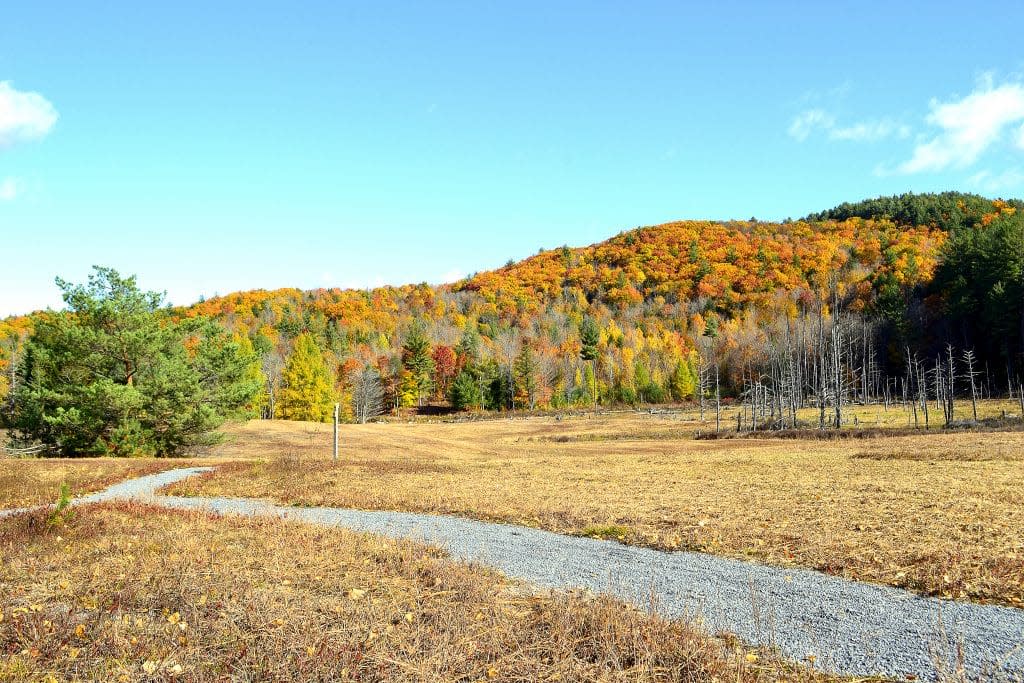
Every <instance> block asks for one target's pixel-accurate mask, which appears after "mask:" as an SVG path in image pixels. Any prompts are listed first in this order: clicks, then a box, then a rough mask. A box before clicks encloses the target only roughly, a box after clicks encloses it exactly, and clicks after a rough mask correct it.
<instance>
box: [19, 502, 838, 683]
mask: <svg viewBox="0 0 1024 683" xmlns="http://www.w3.org/2000/svg"><path fill="white" fill-rule="evenodd" d="M32 521H34V522H35V523H31V522H32ZM0 552H2V553H3V557H4V561H3V564H2V565H0V681H19V682H21V681H40V682H42V681H86V680H88V681H173V680H187V681H225V680H233V681H253V680H274V681H303V682H308V681H339V680H353V681H355V680H358V681H419V682H422V681H467V682H468V681H708V682H710V681H735V682H737V683H743V682H752V681H774V680H789V681H819V680H827V678H826V677H825V676H821V675H818V674H816V673H814V672H813V671H812V670H811V669H810V668H805V667H800V668H793V667H791V666H786V665H784V664H780V663H778V662H774V661H771V660H770V658H769V657H767V656H765V655H764V654H763V653H754V652H751V651H747V650H744V649H742V648H741V647H740V646H739V645H738V644H736V643H735V642H732V641H730V640H728V639H722V638H712V637H709V636H707V635H704V634H702V633H700V632H698V631H697V630H695V629H694V628H692V627H690V626H687V625H686V624H684V623H681V622H678V621H666V620H663V619H660V618H658V617H655V616H650V615H648V614H644V613H641V612H638V611H636V610H634V609H632V608H629V607H627V606H625V605H623V604H621V603H616V602H614V601H612V600H610V599H607V598H600V597H596V598H595V597H592V596H586V595H579V594H572V593H569V594H566V593H549V592H542V593H539V592H533V591H531V590H528V589H527V588H526V587H525V586H522V585H519V584H515V583H512V582H510V581H508V580H507V579H505V578H503V577H501V576H500V575H498V574H495V573H493V572H490V571H487V570H484V569H482V568H479V567H474V566H471V565H466V564H463V563H456V562H453V561H450V560H448V559H446V558H445V557H444V556H443V555H442V554H441V553H440V552H439V551H436V550H432V549H430V548H427V547H424V546H421V545H416V544H412V543H408V542H396V541H390V540H384V539H382V538H380V537H375V536H370V535H363V534H355V533H352V532H347V531H344V530H339V529H332V530H324V529H317V528H315V527H312V526H306V525H301V524H296V523H287V522H282V521H279V520H273V521H271V520H265V519H263V520H242V519H237V518H229V519H226V518H217V517H211V516H206V515H201V514H196V513H184V512H172V511H167V510H162V509H156V508H146V507H142V506H139V505H134V504H118V505H112V504H107V505H93V506H88V507H85V508H82V509H78V510H76V511H75V514H74V516H73V517H72V519H70V520H69V521H67V522H66V523H65V524H62V525H60V526H56V527H54V526H48V525H47V524H46V523H45V518H44V516H43V515H42V513H37V514H35V515H34V516H31V515H23V516H20V517H16V518H11V519H6V520H0Z"/></svg>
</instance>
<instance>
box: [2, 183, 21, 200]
mask: <svg viewBox="0 0 1024 683" xmlns="http://www.w3.org/2000/svg"><path fill="white" fill-rule="evenodd" d="M20 192H21V183H19V182H18V179H17V178H4V179H3V180H0V202H10V201H14V199H15V198H16V197H17V196H18V194H19V193H20Z"/></svg>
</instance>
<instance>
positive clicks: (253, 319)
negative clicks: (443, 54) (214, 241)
mask: <svg viewBox="0 0 1024 683" xmlns="http://www.w3.org/2000/svg"><path fill="white" fill-rule="evenodd" d="M1021 207H1022V204H1021V202H1019V201H1009V202H1004V201H999V200H989V199H985V198H982V197H978V196H975V195H964V194H956V193H944V194H938V195H901V196H899V197H882V198H878V199H873V200H868V201H864V202H859V203H856V204H843V205H840V206H838V207H836V208H834V209H830V210H828V211H824V212H822V213H820V214H815V215H812V216H809V217H807V218H806V219H803V220H797V221H785V222H782V223H768V222H758V221H733V222H711V221H682V222H675V223H668V224H664V225H658V226H652V227H645V228H637V229H634V230H629V231H626V232H623V233H621V234H619V235H617V236H615V237H613V238H611V239H609V240H606V241H604V242H601V243H599V244H595V245H592V246H586V247H577V248H571V247H559V248H555V249H550V250H542V251H541V252H540V253H538V254H536V255H535V256H532V257H530V258H527V259H525V260H522V261H520V262H518V263H510V264H509V265H507V266H506V267H504V268H500V269H497V270H493V271H488V272H482V273H478V274H476V275H473V276H471V277H469V278H467V279H465V280H462V281H460V282H457V283H454V284H451V285H442V286H429V285H426V284H419V285H414V284H411V285H405V286H400V287H382V288H378V289H373V290H365V291H364V290H339V289H319V290H312V291H300V290H296V289H284V290H275V291H265V290H256V291H248V292H238V293H234V294H229V295H226V296H220V297H217V298H214V299H210V300H207V301H203V302H200V303H197V304H195V305H192V306H189V307H185V308H181V309H177V310H176V312H175V314H176V315H179V316H185V317H200V316H203V317H211V318H214V319H217V320H219V321H221V322H222V323H223V324H225V325H226V326H227V327H228V328H229V329H231V330H233V331H235V332H236V333H238V334H239V335H240V336H243V337H246V338H248V339H249V340H250V341H251V342H252V344H253V347H254V348H255V350H256V351H257V353H258V354H260V355H261V357H262V358H263V371H264V373H265V374H266V379H267V385H268V393H269V394H270V400H271V402H273V398H274V394H275V392H276V391H278V388H279V387H280V386H281V383H282V381H283V380H282V372H283V371H284V369H285V367H286V366H287V364H288V362H289V359H290V358H291V357H292V354H293V350H294V349H295V348H296V341H297V340H298V339H299V338H300V337H301V338H302V339H303V344H302V346H303V348H304V349H305V350H306V351H308V350H309V349H310V348H311V347H315V348H316V350H318V352H319V353H320V355H322V356H323V358H324V362H325V363H326V364H327V365H328V366H329V368H330V374H331V377H332V381H333V382H334V384H335V391H336V392H337V393H338V394H339V395H342V396H344V395H347V393H351V391H352V388H353V383H354V381H355V377H356V376H357V375H359V374H360V373H361V372H362V371H363V370H366V369H369V370H371V371H372V372H373V373H376V374H377V375H378V376H379V377H380V378H381V380H382V382H383V385H384V388H385V392H386V395H387V400H388V401H389V402H390V403H391V404H394V405H413V404H422V403H424V402H426V401H428V400H434V401H439V400H445V399H452V400H453V402H455V403H456V404H458V405H459V407H465V406H474V405H483V406H489V407H492V408H494V407H512V406H518V405H527V406H529V407H537V406H538V405H566V404H571V403H573V402H579V401H587V400H589V399H588V397H590V398H593V397H594V396H595V395H596V397H597V399H598V400H599V401H605V402H612V401H625V402H633V401H636V400H646V401H657V400H670V399H687V398H691V397H693V396H694V394H695V392H696V390H697V385H698V384H699V382H700V381H701V379H702V377H701V373H702V371H703V372H704V373H705V374H706V372H707V371H708V368H709V367H710V366H709V363H711V362H712V359H713V362H714V364H716V365H717V366H718V367H719V368H720V370H721V371H722V379H723V382H725V390H726V391H727V392H740V391H741V390H742V386H743V381H744V380H743V378H744V377H745V376H747V375H749V374H750V373H752V372H754V371H755V370H756V369H757V368H758V367H760V366H762V365H763V364H764V363H766V362H767V356H768V354H769V352H770V349H771V348H773V345H774V344H777V343H778V341H779V339H780V338H781V337H780V335H787V336H786V339H787V340H789V339H790V336H788V335H790V334H791V333H792V330H793V329H796V328H797V327H800V328H801V329H803V330H804V332H806V330H807V329H808V325H810V324H812V322H813V321H814V320H816V319H817V320H820V319H821V318H822V317H824V318H826V319H828V320H830V321H833V322H835V324H837V325H838V324H839V323H842V324H843V325H844V326H845V327H844V328H843V329H844V330H845V329H847V328H849V330H852V329H853V328H854V327H857V329H858V330H859V331H858V332H857V335H858V338H860V339H862V341H863V343H862V344H861V348H860V350H859V351H858V352H857V354H859V356H860V357H859V358H858V357H855V354H853V352H852V351H851V352H850V354H849V356H848V358H847V361H848V362H850V363H851V372H854V371H855V370H856V369H857V368H856V367H854V365H853V364H856V363H860V366H863V367H862V368H861V369H863V368H866V367H868V366H870V367H871V369H872V372H873V373H875V374H876V375H877V376H878V377H877V381H878V382H880V381H882V378H883V377H884V376H888V375H890V374H897V373H899V372H901V371H902V369H903V368H904V367H905V361H906V358H905V357H904V355H905V353H906V351H907V350H911V352H912V353H917V354H920V355H921V356H922V357H929V356H930V355H932V354H934V353H935V352H936V351H937V350H938V349H941V348H944V347H945V345H946V344H949V343H951V344H954V345H955V346H956V347H957V348H961V349H962V348H967V347H972V348H976V350H977V352H978V353H979V355H980V356H981V358H983V359H984V360H985V361H988V362H990V363H991V364H992V365H993V366H994V367H996V368H1001V367H1008V371H1007V374H1008V375H1014V374H1016V372H1017V370H1016V368H1017V367H1018V366H1019V365H1020V360H1021V359H1020V352H1021V334H1022V325H1024V322H1022V321H1024V317H1022V316H1024V313H1022V311H1021V308H1022V306H1021V299H1022V291H1024V289H1022V282H1021V262H1022V260H1024V247H1021V246H1019V245H1020V244H1021V237H1020V235H1021V213H1019V212H1018V209H1019V208H1021ZM28 326H29V324H28V321H26V320H25V319H12V320H8V321H6V322H5V323H0V337H4V338H6V341H4V342H3V348H4V349H5V350H4V351H3V352H2V357H0V364H2V365H5V366H6V367H7V370H8V374H9V371H10V368H11V367H12V366H11V363H10V359H11V358H12V357H16V355H17V346H18V339H19V337H20V336H23V335H24V332H25V330H26V329H27V328H28ZM979 329H986V330H990V331H992V330H994V331H997V332H998V333H999V334H1000V335H1001V336H999V337H993V336H992V335H991V334H989V335H985V336H984V337H983V338H981V339H976V338H975V337H974V336H973V335H974V334H975V332H976V330H979ZM850 334H851V335H852V334H853V332H850ZM869 337H870V342H871V343H870V344H868V343H867V340H868V338H869ZM851 338H852V337H851ZM410 340H411V342H410ZM307 342H312V345H310V344H308V343H307ZM410 343H412V346H413V347H415V348H411V347H410ZM787 343H789V342H788V341H787ZM851 344H852V342H851ZM413 357H415V358H418V360H415V362H414V363H413V361H411V360H410V359H411V358H413ZM801 362H810V361H808V360H807V359H806V358H804V359H803V360H802V361H801ZM517 364H518V365H520V366H522V367H521V369H520V370H521V371H520V370H517V369H516V366H517ZM414 365H415V367H414ZM467 373H468V374H469V375H471V376H472V377H471V379H472V382H471V384H472V385H473V387H475V388H473V387H469V384H470V382H469V380H468V379H465V377H463V380H465V381H464V382H463V384H466V386H464V387H463V389H464V390H465V391H464V392H463V393H465V392H467V391H468V392H469V395H468V396H465V395H462V396H454V397H453V391H452V390H453V387H455V386H456V384H457V382H456V380H457V379H459V377H460V376H465V375H467ZM519 375H522V376H526V377H530V378H531V379H529V381H526V380H522V381H520V380H519V379H517V377H518V376H519ZM705 379H706V378H705ZM873 381H876V380H873ZM467 387H468V388H467ZM2 391H3V386H2V385H0V392H2Z"/></svg>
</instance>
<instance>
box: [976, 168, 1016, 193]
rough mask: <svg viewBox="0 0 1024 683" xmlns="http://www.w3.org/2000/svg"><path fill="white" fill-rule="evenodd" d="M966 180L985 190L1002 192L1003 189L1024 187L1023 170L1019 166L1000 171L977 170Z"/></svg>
mask: <svg viewBox="0 0 1024 683" xmlns="http://www.w3.org/2000/svg"><path fill="white" fill-rule="evenodd" d="M968 182H969V183H970V184H971V185H974V186H975V187H978V188H980V189H982V190H984V191H985V192H1002V191H1004V190H1016V191H1018V192H1019V191H1020V188H1021V187H1024V171H1021V169H1020V168H1010V169H1007V170H1005V171H1002V172H1001V173H993V172H992V171H979V172H978V173H975V174H974V175H972V176H971V177H970V178H968Z"/></svg>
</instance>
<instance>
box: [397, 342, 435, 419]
mask: <svg viewBox="0 0 1024 683" xmlns="http://www.w3.org/2000/svg"><path fill="white" fill-rule="evenodd" d="M402 366H403V367H404V368H405V369H406V370H408V371H409V373H410V374H411V382H412V391H413V393H414V394H415V397H416V404H417V405H420V406H422V405H423V401H424V399H426V397H427V396H429V395H430V391H431V389H432V388H433V375H434V358H433V357H432V356H431V353H430V341H429V340H428V339H427V335H426V332H424V330H423V326H422V325H419V324H416V325H413V327H412V329H410V330H409V336H408V337H406V340H405V344H403V345H402Z"/></svg>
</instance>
